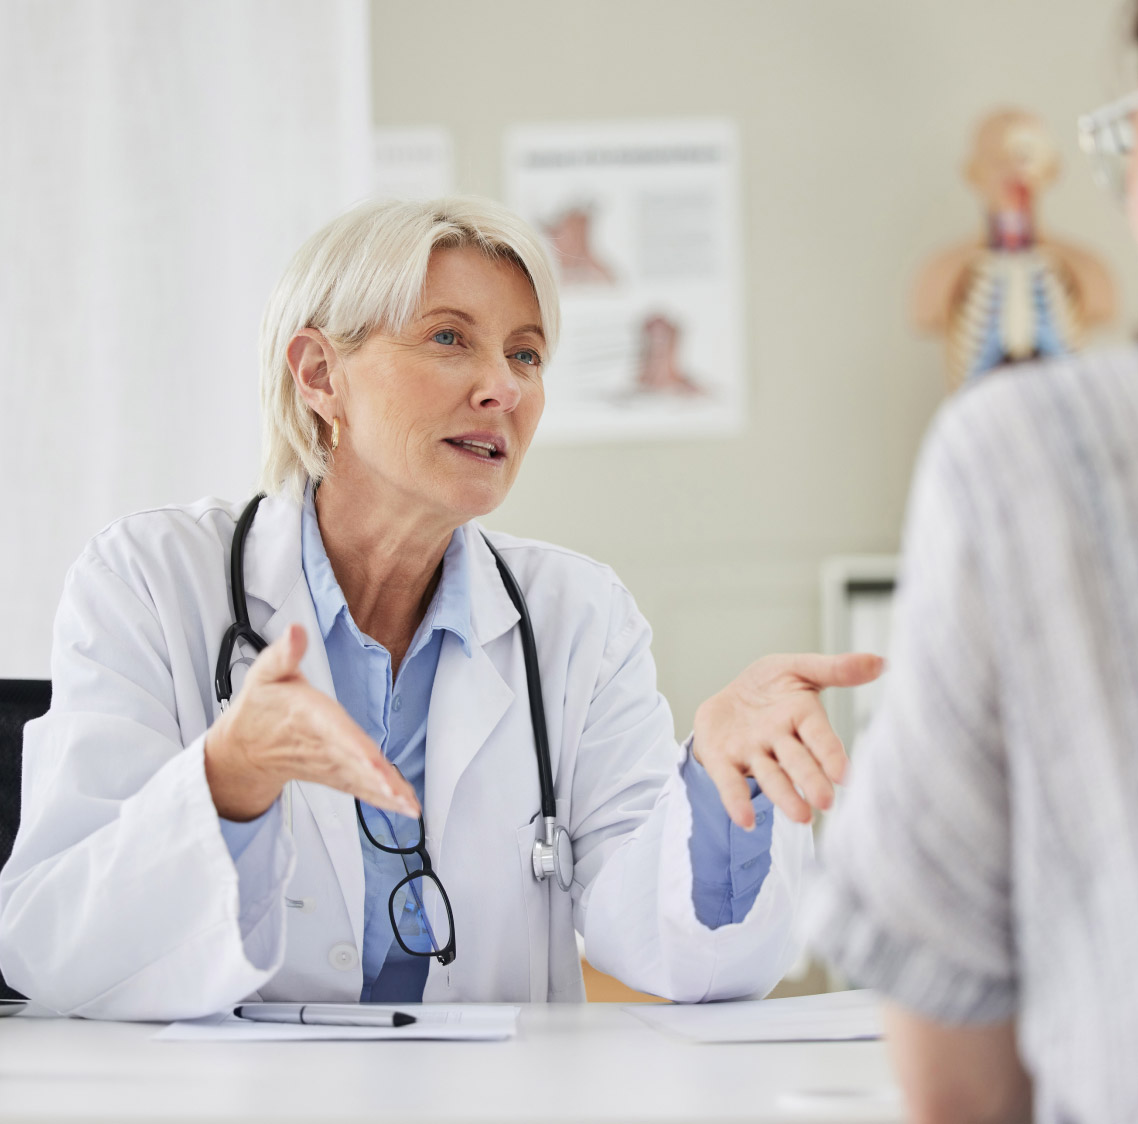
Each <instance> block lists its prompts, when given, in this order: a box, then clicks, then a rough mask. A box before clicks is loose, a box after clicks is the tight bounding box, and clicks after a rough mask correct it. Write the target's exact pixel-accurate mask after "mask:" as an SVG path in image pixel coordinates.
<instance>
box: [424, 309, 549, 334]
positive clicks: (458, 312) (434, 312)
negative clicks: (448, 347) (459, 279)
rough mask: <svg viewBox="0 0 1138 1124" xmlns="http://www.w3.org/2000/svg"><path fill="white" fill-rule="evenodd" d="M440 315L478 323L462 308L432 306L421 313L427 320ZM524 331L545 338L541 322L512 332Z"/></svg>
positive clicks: (519, 332)
mask: <svg viewBox="0 0 1138 1124" xmlns="http://www.w3.org/2000/svg"><path fill="white" fill-rule="evenodd" d="M439 315H445V316H453V317H455V318H456V319H458V320H462V321H465V322H466V323H467V324H469V325H471V327H473V326H474V325H475V323H476V321H475V319H474V317H473V316H471V315H470V313H469V312H463V311H462V309H461V308H445V307H440V308H432V309H429V310H428V311H427V312H422V313H420V314H419V319H420V320H426V319H428V318H429V317H431V316H439ZM523 332H533V334H534V335H536V336H540V337H541V338H542V340H544V339H545V332H543V331H542V328H541V325H540V324H523V325H522V326H521V327H520V328H515V329H514V331H513V332H512V333H511V334H512V335H515V334H516V335H520V334H521V333H523Z"/></svg>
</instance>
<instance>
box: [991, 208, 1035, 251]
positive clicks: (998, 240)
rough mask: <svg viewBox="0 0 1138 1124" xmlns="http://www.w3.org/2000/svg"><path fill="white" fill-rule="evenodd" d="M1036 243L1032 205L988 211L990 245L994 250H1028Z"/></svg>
mask: <svg viewBox="0 0 1138 1124" xmlns="http://www.w3.org/2000/svg"><path fill="white" fill-rule="evenodd" d="M1034 244H1035V219H1034V216H1033V215H1032V213H1031V208H1030V206H1025V207H1014V208H1009V209H1005V210H999V211H989V212H988V245H989V247H990V248H991V249H993V250H1026V249H1029V248H1030V247H1031V246H1033V245H1034Z"/></svg>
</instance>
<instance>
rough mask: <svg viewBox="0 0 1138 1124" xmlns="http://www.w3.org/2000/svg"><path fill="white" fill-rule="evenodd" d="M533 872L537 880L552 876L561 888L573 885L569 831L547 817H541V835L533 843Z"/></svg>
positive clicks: (571, 848) (565, 888) (541, 880)
mask: <svg viewBox="0 0 1138 1124" xmlns="http://www.w3.org/2000/svg"><path fill="white" fill-rule="evenodd" d="M533 873H534V877H535V878H536V879H537V880H538V881H539V882H544V881H545V880H546V879H547V878H549V877H551V876H552V877H553V879H554V880H555V881H556V882H557V885H558V886H559V887H560V888H561V889H562V890H566V891H567V890H568V889H569V887H570V886H572V885H573V844H572V842H571V841H570V839H569V832H567V831H566V830H565V828H563V827H560V826H558V824H557V823H556V822H555V821H554V820H552V819H550V818H548V817H543V819H542V821H541V837H540V838H539V839H537V840H535V842H534V845H533Z"/></svg>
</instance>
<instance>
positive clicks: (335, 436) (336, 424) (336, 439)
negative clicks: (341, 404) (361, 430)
mask: <svg viewBox="0 0 1138 1124" xmlns="http://www.w3.org/2000/svg"><path fill="white" fill-rule="evenodd" d="M339 445H340V419H339V418H333V419H332V452H333V453H334V452H335V451H336V449H337V448H339Z"/></svg>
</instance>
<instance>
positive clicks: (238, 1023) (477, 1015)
mask: <svg viewBox="0 0 1138 1124" xmlns="http://www.w3.org/2000/svg"><path fill="white" fill-rule="evenodd" d="M397 1009H398V1010H400V1011H405V1012H406V1013H407V1014H409V1015H414V1016H415V1019H416V1022H414V1023H412V1024H411V1025H410V1026H304V1025H301V1024H299V1023H258V1022H253V1021H251V1020H250V1019H239V1018H236V1017H235V1016H233V1015H211V1016H210V1017H208V1018H204V1019H192V1020H188V1021H186V1022H177V1023H171V1024H170V1025H169V1026H167V1027H165V1028H163V1029H162V1030H160V1031H158V1033H157V1034H155V1035H154V1037H155V1039H157V1040H159V1041H162V1042H311V1041H318V1040H325V1041H327V1040H329V1039H331V1040H336V1041H339V1040H362V1041H376V1040H385V1039H390V1040H394V1041H412V1040H418V1041H421V1040H423V1039H431V1040H434V1041H442V1040H450V1041H470V1042H475V1041H483V1042H500V1041H503V1040H504V1039H507V1038H513V1037H514V1035H515V1034H516V1033H517V1029H518V1012H519V1010H520V1008H518V1007H511V1006H505V1005H501V1004H491V1003H478V1004H465V1003H461V1004H445V1003H400V1004H399V1005H398V1007H397Z"/></svg>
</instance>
